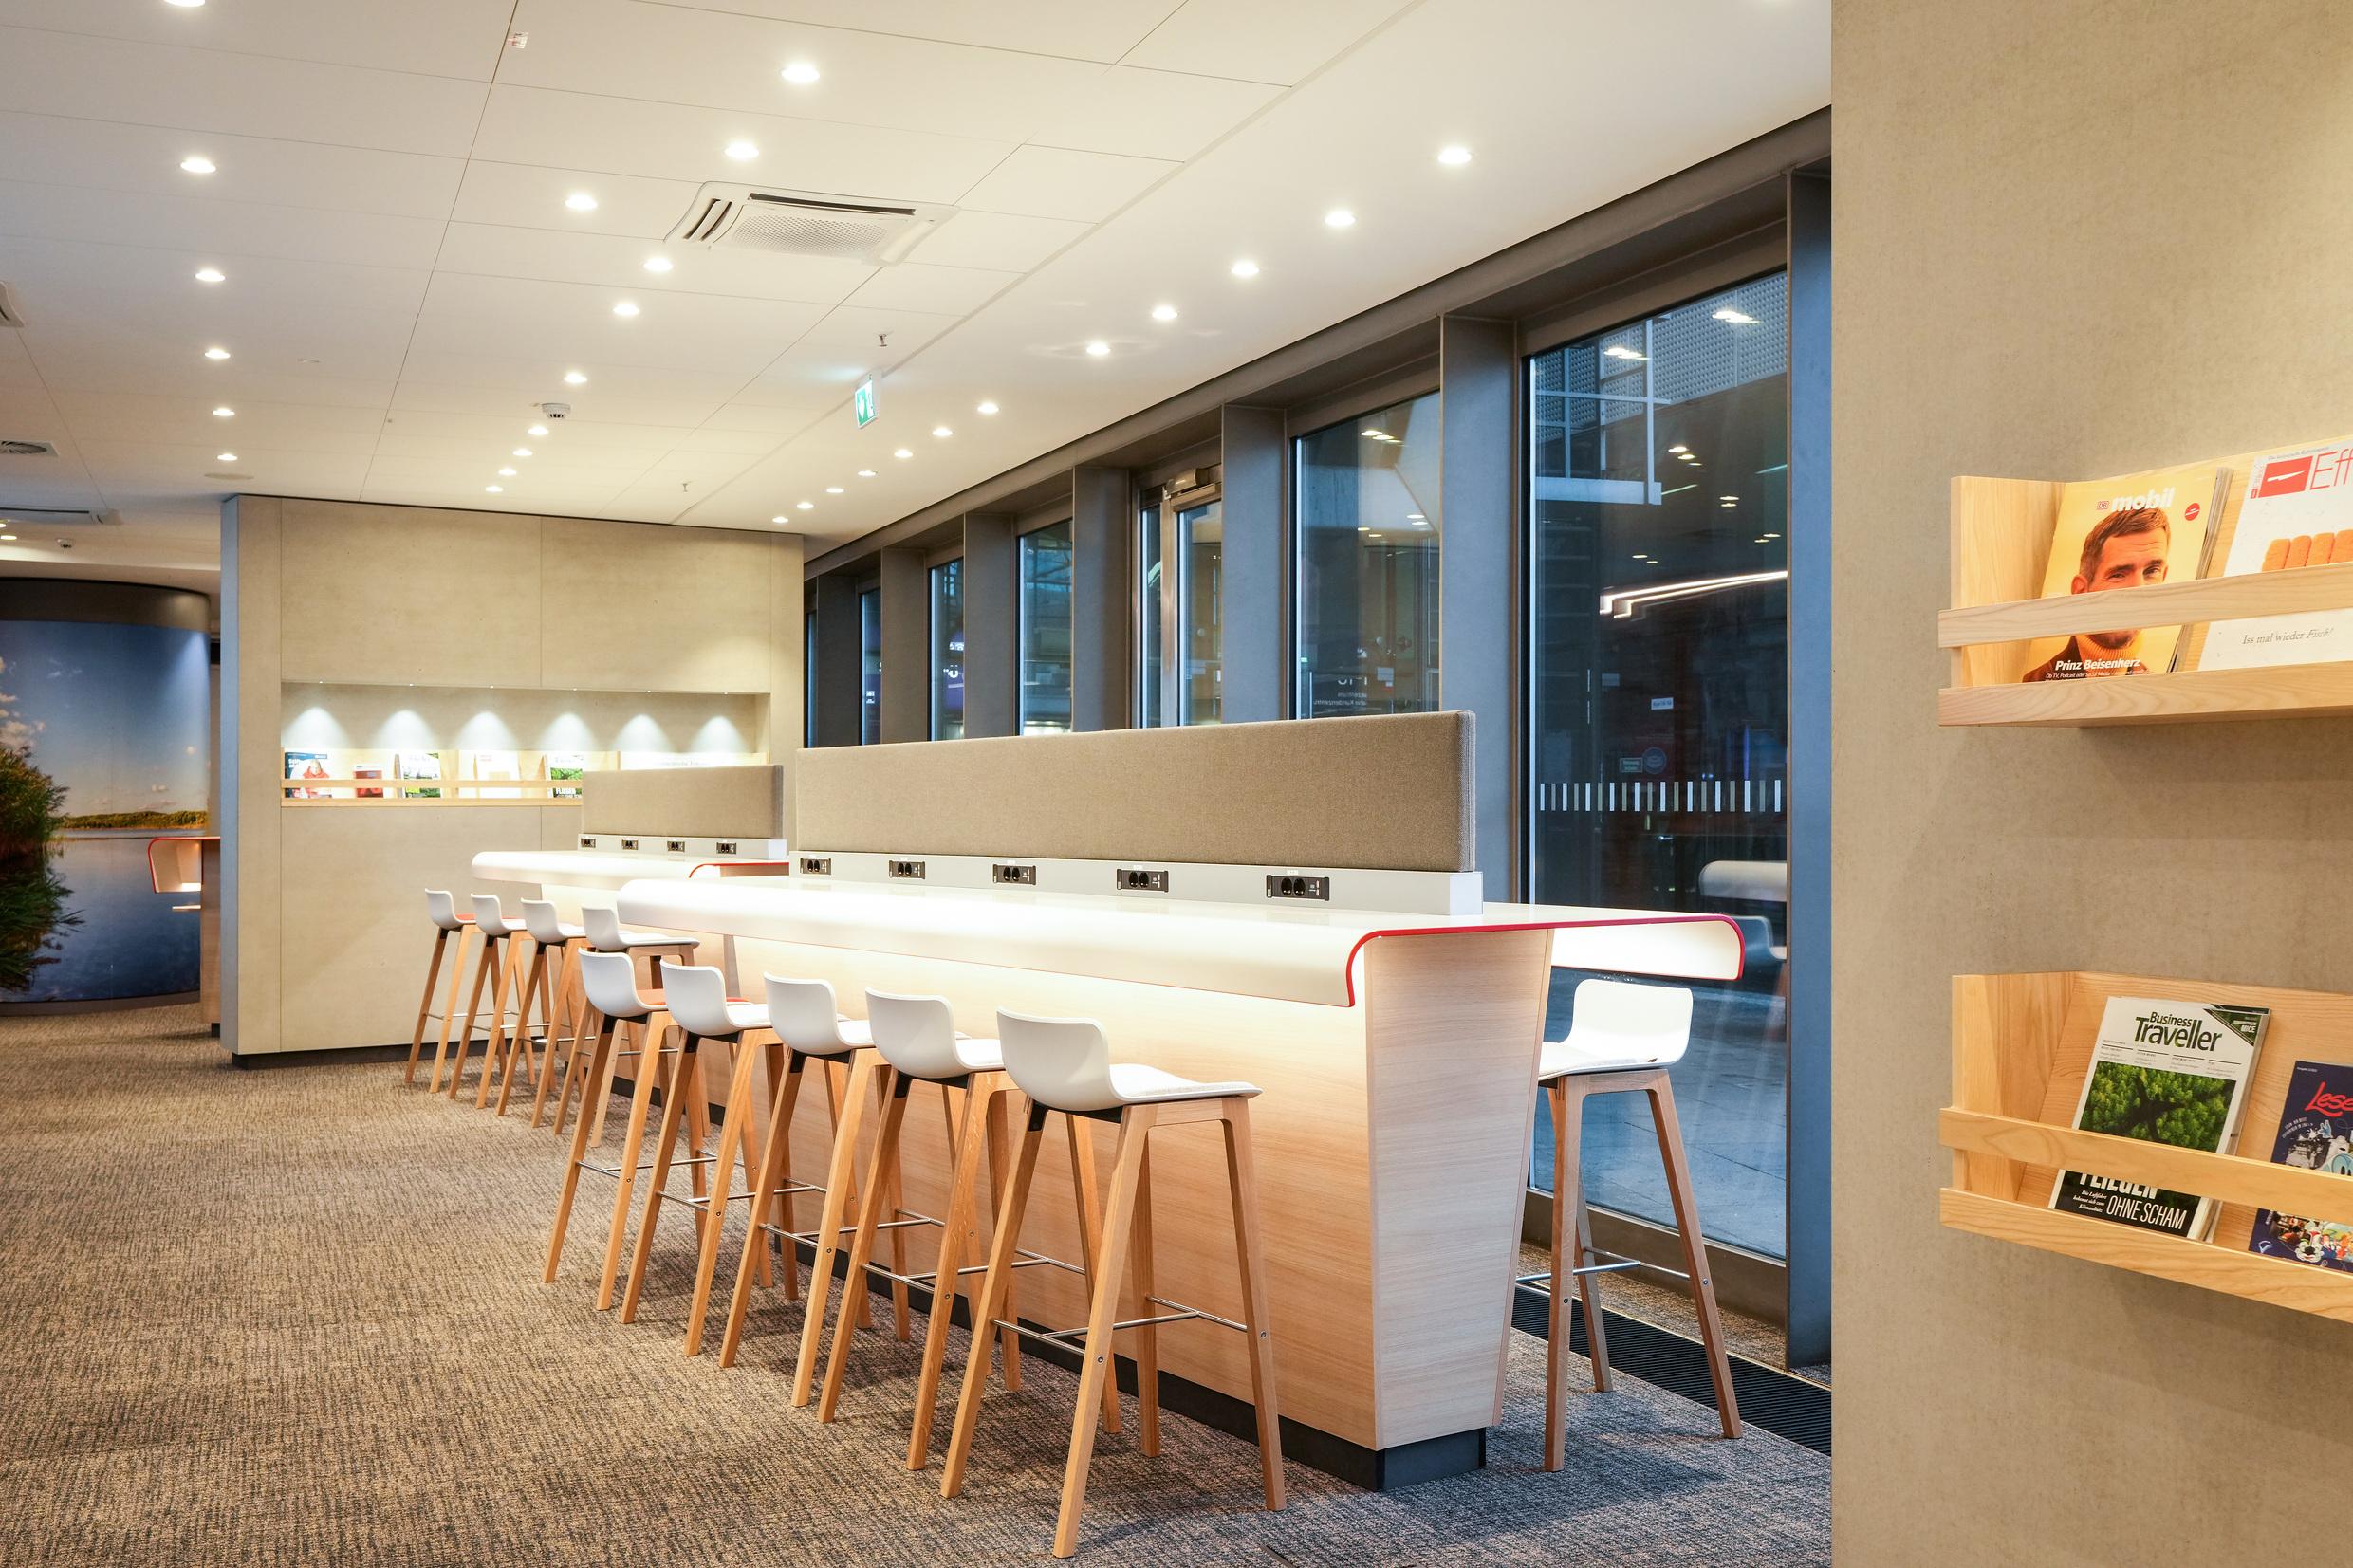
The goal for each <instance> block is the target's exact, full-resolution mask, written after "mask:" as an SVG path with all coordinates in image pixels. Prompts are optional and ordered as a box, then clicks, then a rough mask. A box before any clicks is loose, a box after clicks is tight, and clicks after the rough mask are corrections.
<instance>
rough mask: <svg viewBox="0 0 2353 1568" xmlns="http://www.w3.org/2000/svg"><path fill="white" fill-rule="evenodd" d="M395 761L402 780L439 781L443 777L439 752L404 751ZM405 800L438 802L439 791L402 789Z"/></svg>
mask: <svg viewBox="0 0 2353 1568" xmlns="http://www.w3.org/2000/svg"><path fill="white" fill-rule="evenodd" d="M394 761H395V762H396V763H397V764H398V766H397V768H396V771H397V772H398V774H399V775H400V777H401V778H402V779H438V778H440V777H441V753H440V752H438V751H403V752H401V753H400V754H399V755H398V757H397V758H395V759H394ZM400 794H401V795H402V797H403V798H405V799H407V800H412V801H437V800H439V799H440V798H441V791H439V790H438V789H413V788H406V787H404V788H402V789H401V791H400Z"/></svg>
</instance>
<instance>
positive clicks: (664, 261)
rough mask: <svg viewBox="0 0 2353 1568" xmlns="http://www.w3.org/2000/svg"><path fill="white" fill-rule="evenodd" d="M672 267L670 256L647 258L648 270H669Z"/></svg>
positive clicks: (646, 267) (646, 265)
mask: <svg viewBox="0 0 2353 1568" xmlns="http://www.w3.org/2000/svg"><path fill="white" fill-rule="evenodd" d="M670 267H671V262H670V258H669V257H668V256H648V257H646V258H645V269H646V270H647V271H648V272H667V271H669V270H670Z"/></svg>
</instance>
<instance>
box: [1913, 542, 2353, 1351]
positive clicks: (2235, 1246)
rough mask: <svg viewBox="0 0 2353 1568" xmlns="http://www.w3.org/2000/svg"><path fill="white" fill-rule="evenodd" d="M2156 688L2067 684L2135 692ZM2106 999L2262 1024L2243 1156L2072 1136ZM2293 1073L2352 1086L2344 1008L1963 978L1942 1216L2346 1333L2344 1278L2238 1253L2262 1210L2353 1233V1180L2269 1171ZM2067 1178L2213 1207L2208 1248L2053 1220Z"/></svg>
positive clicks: (2093, 982) (1945, 1120)
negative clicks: (2260, 1016) (2063, 1173)
mask: <svg viewBox="0 0 2353 1568" xmlns="http://www.w3.org/2000/svg"><path fill="white" fill-rule="evenodd" d="M2321 569H2322V570H2334V569H2335V568H2333V567H2331V568H2321ZM2157 678H2160V677H2155V676H2133V677H2130V678H2128V679H2115V680H2100V681H2079V682H2072V683H2069V684H2071V685H2075V686H2133V685H2139V684H2141V683H2142V682H2143V681H2145V680H2151V679H2157ZM2112 996H2154V997H2168V998H2177V999H2180V1000H2184V1001H2192V1002H2204V1003H2215V1002H2219V1003H2232V1004H2237V1005H2244V1006H2258V1007H2269V1008H2270V1009H2271V1022H2270V1030H2269V1032H2268V1034H2267V1036H2266V1038H2265V1041H2264V1045H2263V1052H2262V1054H2261V1055H2260V1056H2259V1057H2257V1058H2256V1061H2255V1076H2254V1079H2253V1081H2252V1082H2251V1084H2250V1085H2249V1087H2248V1093H2247V1098H2246V1101H2245V1104H2244V1107H2243V1108H2242V1111H2241V1113H2240V1120H2239V1126H2240V1140H2239V1149H2240V1151H2241V1153H2238V1154H2209V1153H2202V1152H2200V1151H2198V1150H2195V1149H2181V1148H2177V1147H2174V1146H2173V1145H2170V1144H2161V1143H2146V1142H2141V1141H2140V1140H2138V1139H2134V1138H2120V1137H2110V1136H2107V1135H2105V1134H2099V1133H2083V1132H2078V1131H2076V1130H2075V1129H2074V1127H2073V1126H2072V1123H2073V1121H2074V1119H2075V1107H2076V1101H2077V1099H2078V1098H2079V1096H2080V1095H2081V1092H2082V1089H2083V1085H2084V1077H2085V1075H2086V1074H2087V1073H2088V1072H2089V1071H2090V1066H2091V1053H2092V1041H2093V1037H2094V1035H2095V1034H2096V1033H2097V1031H2098V1029H2099V1024H2100V1015H2101V1011H2102V1009H2103V1007H2104V1006H2105V1005H2106V1004H2107V1000H2108V998H2110V997H2112ZM2298 1061H2346V1062H2347V1065H2346V1069H2345V1074H2346V1082H2347V1084H2348V1085H2349V1086H2353V996H2341V995H2337V994H2335V993H2333V992H2325V991H2291V990H2280V989H2276V988H2273V987H2262V986H2223V985H2212V984H2208V983H2206V982H2202V981H2195V980H2172V979H2150V978H2145V977H2140V976H2135V975H2124V974H2106V973H2094V972H2087V971H2074V970H2070V971H2061V972H2058V973H2051V974H1972V975H1956V976H1955V977H1954V980H1953V1103H1952V1105H1950V1106H1949V1107H1947V1108H1946V1109H1945V1110H1944V1112H1943V1113H1942V1114H1941V1115H1940V1116H1939V1117H1938V1121H1937V1138H1938V1141H1939V1142H1941V1143H1942V1144H1943V1145H1944V1146H1945V1147H1946V1148H1948V1149H1950V1150H1952V1151H1953V1184H1952V1185H1951V1186H1950V1187H1947V1188H1945V1189H1944V1190H1943V1191H1942V1192H1941V1193H1939V1194H1938V1199H1937V1217H1938V1218H1939V1219H1941V1220H1942V1221H1943V1222H1944V1224H1946V1225H1948V1226H1950V1227H1953V1228H1955V1229H1956V1230H1968V1231H1973V1232H1974V1233H1976V1234H1978V1235H1980V1236H1991V1237H1992V1238H1994V1239H1995V1240H1997V1241H2006V1242H2015V1243H2017V1244H2019V1245H2023V1246H2031V1247H2038V1248H2040V1249H2042V1250H2043V1251H2046V1252H2062V1253H2066V1254H2067V1255H2068V1256H2070V1257H2075V1258H2083V1259H2085V1260H2088V1261H2089V1262H2092V1263H2096V1264H2107V1265H2108V1266H2109V1267H2111V1268H2125V1269H2130V1270H2132V1271H2133V1272H2134V1273H2136V1274H2154V1275H2157V1276H2159V1277H2160V1278H2163V1279H2168V1280H2177V1281H2179V1282H2182V1283H2184V1284H2192V1285H2196V1286H2199V1287H2200V1288H2202V1289H2206V1290H2218V1291H2223V1292H2225V1293H2227V1294H2229V1295H2233V1296H2245V1297H2248V1298H2249V1299H2251V1300H2253V1301H2268V1302H2270V1303H2271V1304H2272V1305H2274V1306H2283V1307H2289V1308H2292V1309H2294V1310H2296V1311H2299V1312H2310V1313H2317V1314H2319V1315H2320V1316H2322V1317H2325V1318H2335V1319H2342V1320H2344V1321H2353V1274H2348V1273H2343V1272H2340V1271H2337V1270H2334V1269H2329V1268H2323V1267H2319V1266H2316V1265H2312V1264H2300V1263H2292V1262H2289V1261H2287V1260H2285V1259H2278V1258H2267V1257H2263V1256H2261V1255H2259V1254H2256V1253H2253V1252H2250V1251H2248V1250H2247V1244H2248V1241H2249V1238H2250V1237H2251V1235H2252V1233H2253V1229H2254V1211H2255V1210H2256V1209H2257V1208H2270V1209H2276V1210H2278V1211H2280V1212H2282V1213H2288V1214H2295V1215H2299V1216H2302V1217H2305V1218H2307V1219H2316V1220H2327V1221H2331V1222H2334V1223H2337V1224H2342V1225H2353V1177H2345V1176H2338V1175H2330V1174H2326V1173H2325V1172H2322V1171H2305V1170H2299V1169H2296V1168H2294V1167H2292V1166H2285V1165H2274V1164H2272V1163H2270V1158H2269V1156H2270V1152H2271V1142H2272V1136H2273V1130H2274V1129H2275V1128H2276V1127H2277V1126H2278V1125H2279V1120H2280V1113H2281V1110H2282V1106H2283V1103H2284V1101H2285V1099H2286V1098H2287V1093H2288V1084H2289V1081H2290V1079H2292V1078H2293V1077H2294V1072H2295V1064H2296V1063H2297V1062H2298ZM2063 1168H2064V1169H2066V1170H2073V1171H2088V1172H2091V1173H2092V1174H2095V1175H2103V1176H2111V1177H2116V1178H2119V1179H2121V1180H2124V1181H2134V1182H2141V1183H2147V1184H2151V1185H2156V1186H2160V1187H2165V1188H2169V1189H2171V1190H2176V1191H2182V1192H2195V1193H2197V1194H2199V1195H2201V1196H2204V1197H2209V1198H2213V1199H2215V1200H2216V1201H2217V1202H2218V1203H2219V1204H2220V1205H2221V1210H2220V1213H2219V1215H2218V1216H2217V1218H2216V1220H2215V1223H2214V1227H2213V1230H2212V1232H2211V1239H2210V1240H2208V1241H2204V1242H2191V1241H2183V1240H2180V1239H2179V1238H2177V1237H2173V1236H2166V1235H2161V1234H2158V1233H2157V1232H2154V1231H2146V1230H2140V1229H2137V1228H2135V1227H2130V1226H2124V1225H2118V1224H2111V1223H2109V1222H2107V1221H2104V1220H2094V1219H2085V1218H2083V1217H2082V1216H2079V1215H2075V1214H2067V1213H2062V1212H2060V1211H2059V1210H2057V1209H2054V1208H2050V1206H2049V1205H2050V1193H2051V1186H2052V1183H2053V1181H2054V1180H2055V1179H2056V1178H2057V1175H2058V1172H2059V1171H2060V1170H2061V1169H2063Z"/></svg>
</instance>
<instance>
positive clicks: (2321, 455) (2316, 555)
mask: <svg viewBox="0 0 2353 1568" xmlns="http://www.w3.org/2000/svg"><path fill="white" fill-rule="evenodd" d="M2347 562H2353V436H2348V437H2346V438H2344V440H2339V441H2328V442H2324V443H2322V444H2321V445H2319V446H2312V447H2296V448H2291V449H2289V450H2288V451H2285V452H2266V453H2265V454H2264V455H2262V456H2260V457H2258V458H2256V459H2255V460H2254V464H2253V466H2252V468H2251V470H2249V478H2248V483H2247V499H2246V500H2244V501H2242V502H2240V503H2239V508H2238V521H2237V523H2236V524H2234V525H2233V528H2232V533H2231V544H2230V548H2229V549H2228V550H2227V551H2226V552H2225V553H2224V555H2223V560H2222V569H2221V571H2220V573H2219V575H2220V576H2223V577H2243V576H2246V575H2248V574H2250V573H2254V572H2292V571H2295V570H2297V569H2298V568H2299V567H2304V566H2327V565H2332V564H2333V565H2343V564H2344V563H2347ZM2332 659H2353V610H2310V611H2305V612H2301V613H2299V614H2296V615H2289V616H2258V617H2255V618H2252V619H2249V620H2217V621H2215V622H2214V623H2213V624H2211V625H2210V626H2208V627H2207V628H2206V646H2205V649H2204V651H2203V652H2201V653H2200V654H2199V655H2198V658H2197V667H2198V668H2199V669H2201V670H2244V669H2249V668H2251V667H2253V666H2256V665H2266V664H2325V663H2327V662H2328V661H2330V660H2332Z"/></svg>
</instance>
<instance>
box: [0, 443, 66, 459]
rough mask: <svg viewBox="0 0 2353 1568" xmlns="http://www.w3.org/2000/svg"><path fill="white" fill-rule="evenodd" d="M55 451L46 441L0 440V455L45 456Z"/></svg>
mask: <svg viewBox="0 0 2353 1568" xmlns="http://www.w3.org/2000/svg"><path fill="white" fill-rule="evenodd" d="M56 451H57V449H56V448H55V447H53V446H51V445H49V444H48V443H47V442H46V441H7V440H0V457H47V456H51V455H53V454H54V453H55V452H56Z"/></svg>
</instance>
